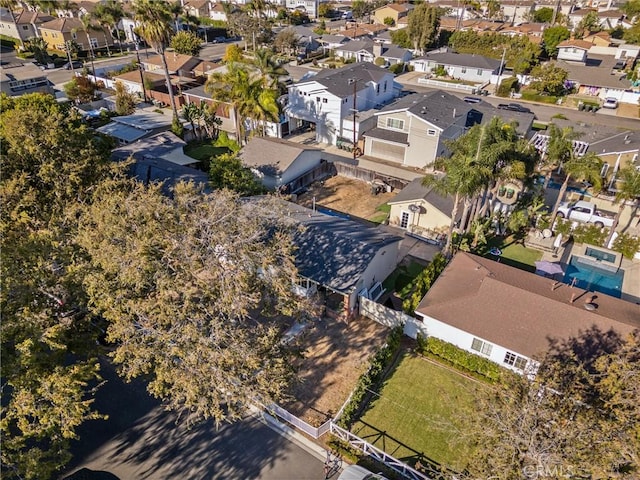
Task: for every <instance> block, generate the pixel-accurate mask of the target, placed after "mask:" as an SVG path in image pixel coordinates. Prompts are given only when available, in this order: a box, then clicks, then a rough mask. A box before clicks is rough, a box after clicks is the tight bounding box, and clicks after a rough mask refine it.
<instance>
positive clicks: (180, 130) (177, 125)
mask: <svg viewBox="0 0 640 480" xmlns="http://www.w3.org/2000/svg"><path fill="white" fill-rule="evenodd" d="M171 131H172V132H173V134H174V135H176V136H178V137H180V138H182V136H183V135H184V127H183V126H182V122H181V121H180V120H178V119H177V118H174V119H173V121H172V122H171Z"/></svg>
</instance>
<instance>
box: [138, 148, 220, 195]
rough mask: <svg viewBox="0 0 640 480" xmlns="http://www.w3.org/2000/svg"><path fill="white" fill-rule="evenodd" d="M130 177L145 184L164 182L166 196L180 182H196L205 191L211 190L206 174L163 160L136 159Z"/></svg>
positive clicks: (163, 189)
mask: <svg viewBox="0 0 640 480" xmlns="http://www.w3.org/2000/svg"><path fill="white" fill-rule="evenodd" d="M129 175H131V176H132V177H134V178H137V179H138V180H139V181H141V182H144V183H145V184H146V183H149V182H164V185H163V188H162V191H163V192H164V193H165V194H166V195H170V194H171V190H172V189H173V187H175V185H176V184H177V183H178V182H180V181H183V182H194V183H195V184H198V185H204V186H205V191H210V190H211V189H210V188H207V185H208V183H209V177H208V176H207V174H206V173H204V172H202V171H200V170H196V169H195V168H191V167H185V166H182V165H177V164H175V163H172V162H169V161H168V160H163V159H162V158H151V157H148V158H136V159H135V162H134V163H133V164H132V165H131V167H130V170H129Z"/></svg>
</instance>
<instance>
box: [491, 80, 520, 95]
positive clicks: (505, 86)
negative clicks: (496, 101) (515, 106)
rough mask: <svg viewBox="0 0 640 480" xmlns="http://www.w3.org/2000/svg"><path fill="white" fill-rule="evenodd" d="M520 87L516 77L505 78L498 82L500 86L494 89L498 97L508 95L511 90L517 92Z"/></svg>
mask: <svg viewBox="0 0 640 480" xmlns="http://www.w3.org/2000/svg"><path fill="white" fill-rule="evenodd" d="M519 89H520V84H519V83H518V78H517V77H509V78H505V79H504V80H502V82H500V86H499V87H498V90H497V91H496V94H497V95H498V96H500V97H508V96H509V95H510V94H511V92H512V91H513V92H517V91H518V90H519Z"/></svg>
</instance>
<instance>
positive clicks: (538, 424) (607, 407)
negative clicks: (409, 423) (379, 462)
mask: <svg viewBox="0 0 640 480" xmlns="http://www.w3.org/2000/svg"><path fill="white" fill-rule="evenodd" d="M639 341H640V333H638V331H636V332H635V333H634V334H632V335H631V336H629V337H628V338H626V339H622V338H620V337H618V336H617V335H616V334H615V333H612V332H602V331H600V330H597V329H595V328H591V329H588V330H586V331H585V332H584V333H582V334H581V335H580V336H579V337H577V338H571V339H568V340H564V341H557V340H552V344H551V348H550V350H549V352H548V353H547V354H546V355H545V356H544V357H543V358H542V359H541V364H540V368H539V370H538V373H537V376H536V377H535V379H533V380H531V379H529V378H527V377H525V376H515V375H513V376H511V375H506V376H505V378H504V379H503V381H502V382H501V383H500V384H499V385H497V386H496V387H494V388H493V389H487V390H483V391H481V392H480V395H479V396H478V402H477V403H476V404H474V411H473V412H470V414H469V415H468V416H466V418H467V419H468V425H467V426H466V427H465V430H466V431H467V432H468V433H469V435H470V436H471V437H472V438H474V440H475V442H476V445H477V450H476V457H475V458H473V459H472V461H471V462H469V464H468V466H467V471H468V477H469V478H498V479H511V478H533V477H536V478H565V477H570V478H633V474H634V473H635V472H637V468H638V466H639V465H638V462H639V461H640V458H639V456H638V452H639V451H640V450H639V449H640V436H639V435H638V421H637V420H638V415H640V407H639V403H638V402H637V395H638V394H639V393H640V361H639V360H640V349H639V348H638V345H639V344H640V343H639ZM625 472H626V474H625ZM629 475H631V476H629Z"/></svg>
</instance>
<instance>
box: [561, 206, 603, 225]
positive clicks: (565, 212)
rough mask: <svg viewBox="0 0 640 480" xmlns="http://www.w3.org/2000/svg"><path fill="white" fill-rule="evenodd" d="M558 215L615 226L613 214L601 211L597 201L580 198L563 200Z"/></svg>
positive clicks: (579, 220)
mask: <svg viewBox="0 0 640 480" xmlns="http://www.w3.org/2000/svg"><path fill="white" fill-rule="evenodd" d="M558 217H560V218H568V219H569V220H576V221H578V222H584V223H593V224H594V225H595V226H597V227H600V228H602V227H611V226H613V215H609V214H607V213H604V212H600V211H599V210H598V209H597V207H596V205H595V203H592V202H587V201H584V200H580V201H578V202H574V203H570V202H562V203H561V204H560V207H558Z"/></svg>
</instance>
